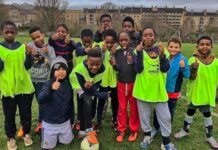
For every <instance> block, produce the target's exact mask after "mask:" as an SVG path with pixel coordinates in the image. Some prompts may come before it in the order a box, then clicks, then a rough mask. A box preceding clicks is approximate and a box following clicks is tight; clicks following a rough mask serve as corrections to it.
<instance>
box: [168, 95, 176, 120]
mask: <svg viewBox="0 0 218 150" xmlns="http://www.w3.org/2000/svg"><path fill="white" fill-rule="evenodd" d="M176 102H177V98H170V99H169V100H168V107H169V110H170V114H171V122H173V116H174V113H175V110H176Z"/></svg>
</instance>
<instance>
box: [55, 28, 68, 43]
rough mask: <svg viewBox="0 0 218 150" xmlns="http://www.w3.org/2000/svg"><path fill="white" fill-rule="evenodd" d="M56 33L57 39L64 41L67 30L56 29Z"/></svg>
mask: <svg viewBox="0 0 218 150" xmlns="http://www.w3.org/2000/svg"><path fill="white" fill-rule="evenodd" d="M56 33H58V35H59V38H60V39H62V40H63V39H65V38H66V36H67V34H68V32H67V30H66V29H65V28H64V27H58V28H57V30H56Z"/></svg>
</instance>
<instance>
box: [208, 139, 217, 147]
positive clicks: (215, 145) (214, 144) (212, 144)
mask: <svg viewBox="0 0 218 150" xmlns="http://www.w3.org/2000/svg"><path fill="white" fill-rule="evenodd" d="M206 141H207V142H208V143H209V144H210V146H211V147H212V148H215V149H217V148H218V143H217V142H216V140H215V139H214V137H210V138H206Z"/></svg>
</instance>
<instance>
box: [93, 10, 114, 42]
mask: <svg viewBox="0 0 218 150" xmlns="http://www.w3.org/2000/svg"><path fill="white" fill-rule="evenodd" d="M108 29H112V18H111V16H110V15H109V14H102V15H101V17H100V26H99V29H98V31H97V32H96V33H95V36H94V41H95V42H97V43H99V42H102V41H103V34H102V33H103V32H104V31H106V30H108Z"/></svg>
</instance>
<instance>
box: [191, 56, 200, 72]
mask: <svg viewBox="0 0 218 150" xmlns="http://www.w3.org/2000/svg"><path fill="white" fill-rule="evenodd" d="M191 67H192V69H194V70H198V67H199V62H198V59H197V58H195V62H194V63H193V64H191Z"/></svg>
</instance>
